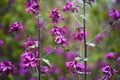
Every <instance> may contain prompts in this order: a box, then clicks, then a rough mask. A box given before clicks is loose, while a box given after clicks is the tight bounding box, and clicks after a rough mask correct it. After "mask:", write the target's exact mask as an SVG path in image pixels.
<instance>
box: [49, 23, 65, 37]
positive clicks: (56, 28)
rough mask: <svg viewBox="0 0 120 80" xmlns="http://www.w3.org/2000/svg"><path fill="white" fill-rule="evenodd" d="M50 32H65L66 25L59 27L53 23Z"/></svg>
mask: <svg viewBox="0 0 120 80" xmlns="http://www.w3.org/2000/svg"><path fill="white" fill-rule="evenodd" d="M50 32H51V33H52V36H54V35H61V34H64V33H65V32H66V26H63V27H61V28H59V27H58V26H55V25H54V26H53V27H52V28H51V29H50Z"/></svg>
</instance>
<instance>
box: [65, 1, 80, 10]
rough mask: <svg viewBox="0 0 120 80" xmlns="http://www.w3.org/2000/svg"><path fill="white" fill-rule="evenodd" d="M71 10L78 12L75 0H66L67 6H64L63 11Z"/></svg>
mask: <svg viewBox="0 0 120 80" xmlns="http://www.w3.org/2000/svg"><path fill="white" fill-rule="evenodd" d="M67 10H68V11H71V12H75V11H76V12H78V9H77V7H75V2H66V4H65V6H63V11H64V12H65V11H67Z"/></svg>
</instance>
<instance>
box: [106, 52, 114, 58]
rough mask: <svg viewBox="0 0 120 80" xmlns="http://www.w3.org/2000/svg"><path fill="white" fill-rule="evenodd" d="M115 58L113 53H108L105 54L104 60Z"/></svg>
mask: <svg viewBox="0 0 120 80" xmlns="http://www.w3.org/2000/svg"><path fill="white" fill-rule="evenodd" d="M114 56H115V53H114V52H108V53H106V54H105V58H113V57H114Z"/></svg>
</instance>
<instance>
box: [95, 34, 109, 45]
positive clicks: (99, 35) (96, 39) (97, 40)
mask: <svg viewBox="0 0 120 80" xmlns="http://www.w3.org/2000/svg"><path fill="white" fill-rule="evenodd" d="M107 36H108V33H103V34H98V35H96V36H95V38H94V41H95V43H98V42H100V41H102V40H103V39H104V38H106V37H107Z"/></svg>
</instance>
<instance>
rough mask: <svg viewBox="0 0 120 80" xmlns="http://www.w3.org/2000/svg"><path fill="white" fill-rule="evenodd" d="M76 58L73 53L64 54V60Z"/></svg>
mask: <svg viewBox="0 0 120 80" xmlns="http://www.w3.org/2000/svg"><path fill="white" fill-rule="evenodd" d="M77 56H78V55H77V54H76V53H75V52H74V51H69V52H66V53H65V59H67V60H73V59H75V57H77Z"/></svg>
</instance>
